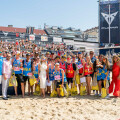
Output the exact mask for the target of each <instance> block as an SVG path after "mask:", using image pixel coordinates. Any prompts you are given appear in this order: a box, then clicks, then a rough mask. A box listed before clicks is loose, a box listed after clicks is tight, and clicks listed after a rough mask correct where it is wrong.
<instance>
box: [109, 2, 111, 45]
mask: <svg viewBox="0 0 120 120" xmlns="http://www.w3.org/2000/svg"><path fill="white" fill-rule="evenodd" d="M110 21H111V20H110V0H109V44H110V42H111V30H110V24H111V22H110Z"/></svg>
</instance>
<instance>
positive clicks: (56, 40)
mask: <svg viewBox="0 0 120 120" xmlns="http://www.w3.org/2000/svg"><path fill="white" fill-rule="evenodd" d="M53 42H59V43H61V42H62V38H58V37H53Z"/></svg>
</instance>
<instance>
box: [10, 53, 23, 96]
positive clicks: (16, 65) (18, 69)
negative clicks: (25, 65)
mask: <svg viewBox="0 0 120 120" xmlns="http://www.w3.org/2000/svg"><path fill="white" fill-rule="evenodd" d="M12 65H13V70H14V74H15V76H16V79H17V83H18V90H21V91H22V97H24V79H23V75H22V59H21V58H20V51H17V53H16V57H15V58H13V60H12ZM15 93H16V96H17V87H16V86H15Z"/></svg>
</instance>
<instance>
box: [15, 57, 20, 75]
mask: <svg viewBox="0 0 120 120" xmlns="http://www.w3.org/2000/svg"><path fill="white" fill-rule="evenodd" d="M21 60H22V59H18V60H17V59H16V58H15V59H14V61H13V67H14V72H15V74H22V70H21V68H20V66H21V62H22V61H21Z"/></svg>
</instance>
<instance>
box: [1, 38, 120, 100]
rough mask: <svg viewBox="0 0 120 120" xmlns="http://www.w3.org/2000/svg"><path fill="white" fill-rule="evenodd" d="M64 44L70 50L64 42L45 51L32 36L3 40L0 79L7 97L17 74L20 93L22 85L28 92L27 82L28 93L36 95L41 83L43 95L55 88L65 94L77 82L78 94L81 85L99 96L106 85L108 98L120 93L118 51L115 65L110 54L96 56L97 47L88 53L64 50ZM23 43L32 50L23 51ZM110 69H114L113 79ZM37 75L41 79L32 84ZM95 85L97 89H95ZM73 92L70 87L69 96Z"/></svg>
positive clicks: (106, 96)
mask: <svg viewBox="0 0 120 120" xmlns="http://www.w3.org/2000/svg"><path fill="white" fill-rule="evenodd" d="M61 46H62V47H63V49H64V50H66V47H65V46H64V45H63V44H62V45H56V48H55V45H54V44H52V45H51V48H52V50H54V49H56V50H57V52H56V53H50V52H46V54H42V52H41V49H40V47H38V46H37V45H35V44H33V43H31V42H30V41H28V40H26V41H24V40H21V41H19V42H15V43H12V44H11V43H5V42H2V41H1V50H0V81H1V83H2V96H3V99H4V100H8V95H7V89H8V86H9V82H10V79H11V76H13V75H14V76H15V77H16V79H15V81H14V82H13V86H14V90H15V95H16V96H18V91H17V90H18V88H19V90H21V94H22V97H24V96H25V93H26V91H25V90H26V89H25V88H26V84H27V83H28V95H33V94H34V93H35V90H36V88H37V86H39V87H40V95H41V96H43V98H45V95H46V94H48V95H51V94H52V92H53V91H56V93H57V96H58V97H61V93H60V92H61V90H60V89H61V88H62V89H64V90H63V91H64V93H65V91H67V89H68V88H69V89H72V88H73V87H74V88H75V86H77V94H78V95H81V87H83V86H84V87H85V95H91V91H92V90H93V93H94V94H95V95H96V96H99V97H101V96H102V94H103V93H102V88H104V89H105V90H106V95H105V98H107V99H108V98H110V96H109V94H110V93H112V92H113V95H114V96H117V97H119V96H120V59H119V57H118V56H117V55H115V56H113V66H112V69H111V66H110V63H109V61H108V58H107V57H105V56H103V55H102V54H100V55H99V56H96V55H94V52H93V51H90V52H89V54H86V55H84V52H78V53H77V54H73V53H70V54H66V52H65V51H64V53H60V52H59V50H60V47H61ZM22 47H24V48H25V49H31V52H28V51H27V50H26V51H25V50H24V51H21V48H22ZM46 47H48V46H46ZM110 71H112V81H111V80H110ZM33 76H34V77H35V79H36V81H37V82H35V83H34V84H33V85H31V84H30V80H31V78H32V77H33ZM95 83H96V84H95ZM93 84H94V85H93ZM114 85H115V88H114ZM93 86H94V87H95V89H92V87H93ZM70 95H71V92H69V93H68V91H67V96H70ZM64 96H65V94H64Z"/></svg>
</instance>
